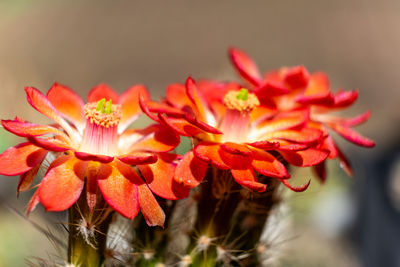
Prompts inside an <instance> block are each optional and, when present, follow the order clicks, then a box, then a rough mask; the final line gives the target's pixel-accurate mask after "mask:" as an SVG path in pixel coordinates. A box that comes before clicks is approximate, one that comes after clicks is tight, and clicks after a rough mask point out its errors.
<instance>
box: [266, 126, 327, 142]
mask: <svg viewBox="0 0 400 267" xmlns="http://www.w3.org/2000/svg"><path fill="white" fill-rule="evenodd" d="M264 137H265V139H282V140H286V141H291V142H296V143H303V144H309V143H314V142H317V141H319V140H320V138H321V137H322V132H321V131H320V130H317V129H315V128H303V129H301V130H299V131H296V130H283V131H276V132H272V133H268V134H266V135H264Z"/></svg>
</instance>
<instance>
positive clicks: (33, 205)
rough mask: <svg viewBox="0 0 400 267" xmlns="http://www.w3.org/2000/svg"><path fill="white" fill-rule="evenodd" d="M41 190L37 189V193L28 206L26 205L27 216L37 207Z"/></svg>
mask: <svg viewBox="0 0 400 267" xmlns="http://www.w3.org/2000/svg"><path fill="white" fill-rule="evenodd" d="M39 202H40V201H39V190H36V191H35V193H34V194H33V196H32V198H31V200H29V203H28V206H27V207H26V211H25V213H26V216H29V214H30V213H31V212H32V211H33V210H34V209H35V208H36V206H37V205H38V204H39Z"/></svg>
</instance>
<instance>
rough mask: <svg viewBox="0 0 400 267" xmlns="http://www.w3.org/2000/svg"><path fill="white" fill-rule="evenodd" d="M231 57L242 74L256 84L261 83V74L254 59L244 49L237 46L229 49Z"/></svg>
mask: <svg viewBox="0 0 400 267" xmlns="http://www.w3.org/2000/svg"><path fill="white" fill-rule="evenodd" d="M229 57H230V59H231V62H232V64H233V65H234V66H235V67H236V70H237V71H238V72H239V74H240V76H242V77H243V79H245V80H246V81H248V82H249V83H251V84H252V85H254V86H258V85H260V83H261V74H260V71H259V70H258V68H257V65H256V64H255V63H254V61H253V60H252V59H251V58H250V57H249V56H248V55H247V54H246V53H245V52H243V51H242V50H239V49H237V48H230V49H229Z"/></svg>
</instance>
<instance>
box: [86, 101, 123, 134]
mask: <svg viewBox="0 0 400 267" xmlns="http://www.w3.org/2000/svg"><path fill="white" fill-rule="evenodd" d="M84 112H85V117H86V119H87V120H89V121H90V122H91V123H95V124H96V125H100V126H103V127H105V128H109V127H113V126H116V125H118V123H119V122H120V120H121V117H122V112H121V105H118V104H112V103H111V100H110V101H108V102H105V99H102V100H100V101H99V102H98V103H96V102H92V103H87V104H86V105H85V107H84Z"/></svg>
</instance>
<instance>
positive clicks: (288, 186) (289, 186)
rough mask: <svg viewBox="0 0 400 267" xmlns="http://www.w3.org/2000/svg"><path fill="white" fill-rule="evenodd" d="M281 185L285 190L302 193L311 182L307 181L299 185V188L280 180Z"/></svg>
mask: <svg viewBox="0 0 400 267" xmlns="http://www.w3.org/2000/svg"><path fill="white" fill-rule="evenodd" d="M281 182H282V184H284V185H285V186H286V187H287V188H289V189H290V190H292V191H295V192H303V191H305V190H306V189H307V188H308V186H309V185H310V183H311V180H308V182H307V183H305V184H303V185H300V186H292V185H290V184H289V182H288V181H287V180H281Z"/></svg>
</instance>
